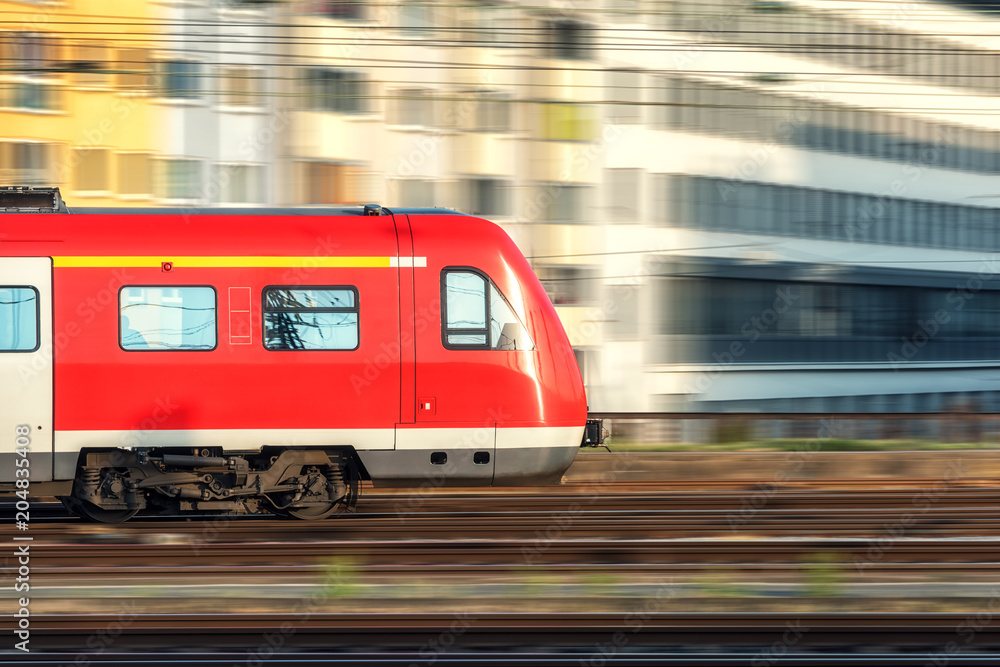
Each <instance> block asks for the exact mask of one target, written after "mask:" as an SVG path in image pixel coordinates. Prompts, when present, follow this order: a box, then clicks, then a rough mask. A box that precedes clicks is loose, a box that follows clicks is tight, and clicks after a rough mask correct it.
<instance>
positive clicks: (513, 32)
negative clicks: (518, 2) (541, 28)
mask: <svg viewBox="0 0 1000 667" xmlns="http://www.w3.org/2000/svg"><path fill="white" fill-rule="evenodd" d="M461 9H462V11H461V16H462V19H461V28H462V35H463V37H462V38H463V39H464V40H465V46H471V47H477V46H486V45H490V46H494V47H504V46H511V45H515V44H517V42H518V41H519V39H520V37H521V33H520V32H519V31H518V29H517V25H516V21H517V19H516V18H515V9H514V7H512V6H510V5H502V4H496V3H493V2H490V1H488V0H487V1H483V2H473V3H472V4H471V5H465V4H463V6H462V7H461Z"/></svg>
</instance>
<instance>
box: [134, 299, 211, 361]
mask: <svg viewBox="0 0 1000 667" xmlns="http://www.w3.org/2000/svg"><path fill="white" fill-rule="evenodd" d="M118 305H119V311H120V319H119V325H120V328H119V342H120V344H121V346H122V349H123V350H128V351H134V350H214V349H215V344H216V338H217V333H216V321H217V318H216V312H215V311H216V294H215V288H213V287H123V288H122V289H121V291H120V292H119V293H118Z"/></svg>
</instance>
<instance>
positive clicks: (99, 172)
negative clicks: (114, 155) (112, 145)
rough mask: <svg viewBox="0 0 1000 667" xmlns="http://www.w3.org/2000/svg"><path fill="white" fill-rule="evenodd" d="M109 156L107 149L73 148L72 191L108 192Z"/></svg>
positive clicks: (109, 152)
mask: <svg viewBox="0 0 1000 667" xmlns="http://www.w3.org/2000/svg"><path fill="white" fill-rule="evenodd" d="M110 155H111V151H110V150H108V149H107V148H74V149H73V175H74V178H73V189H74V190H77V191H80V192H105V191H107V190H110V189H111V188H110V176H109V172H110V170H111V158H110Z"/></svg>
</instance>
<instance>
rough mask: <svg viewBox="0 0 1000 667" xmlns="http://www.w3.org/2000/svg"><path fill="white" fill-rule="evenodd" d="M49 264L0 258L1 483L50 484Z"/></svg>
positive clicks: (39, 260) (38, 259)
mask: <svg viewBox="0 0 1000 667" xmlns="http://www.w3.org/2000/svg"><path fill="white" fill-rule="evenodd" d="M52 357H53V350H52V259H51V258H49V257H2V258H0V482H12V481H14V480H15V479H17V471H18V470H19V469H21V468H23V467H24V465H23V464H21V465H20V466H19V465H18V462H17V459H20V458H22V457H21V455H20V453H19V450H22V449H27V450H28V451H29V452H30V454H29V457H28V460H29V465H28V469H29V470H30V478H29V479H30V480H31V481H33V482H46V481H50V480H51V479H52Z"/></svg>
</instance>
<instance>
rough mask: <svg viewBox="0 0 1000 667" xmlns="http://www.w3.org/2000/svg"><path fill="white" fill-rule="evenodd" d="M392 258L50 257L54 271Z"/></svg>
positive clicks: (373, 264) (341, 264)
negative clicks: (164, 265) (167, 264)
mask: <svg viewBox="0 0 1000 667" xmlns="http://www.w3.org/2000/svg"><path fill="white" fill-rule="evenodd" d="M394 259H395V258H394V257H171V256H170V255H162V256H159V257H53V258H52V264H53V266H55V267H56V268H121V269H133V268H134V269H141V268H155V269H159V268H160V267H162V266H163V263H164V262H170V263H171V264H173V268H175V269H184V268H202V269H207V268H226V269H228V268H233V269H236V268H240V269H251V268H253V269H258V268H259V269H284V268H330V269H346V268H389V267H390V266H392V265H393V264H394V262H393V260H394Z"/></svg>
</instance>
